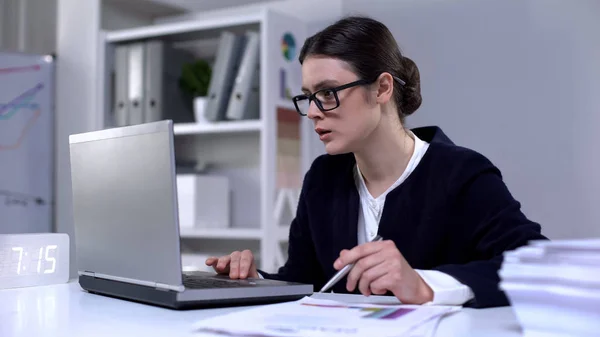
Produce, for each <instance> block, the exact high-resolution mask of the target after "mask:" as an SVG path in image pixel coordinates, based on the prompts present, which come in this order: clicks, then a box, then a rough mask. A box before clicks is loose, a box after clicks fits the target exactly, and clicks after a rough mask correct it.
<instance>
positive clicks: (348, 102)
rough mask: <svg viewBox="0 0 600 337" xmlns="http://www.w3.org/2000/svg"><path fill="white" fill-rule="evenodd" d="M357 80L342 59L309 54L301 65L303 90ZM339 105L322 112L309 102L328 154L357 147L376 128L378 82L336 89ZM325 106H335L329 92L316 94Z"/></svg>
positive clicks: (311, 114)
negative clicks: (371, 86)
mask: <svg viewBox="0 0 600 337" xmlns="http://www.w3.org/2000/svg"><path fill="white" fill-rule="evenodd" d="M356 80H359V78H358V77H357V75H356V74H355V73H354V72H352V71H351V70H350V67H349V65H348V64H347V63H346V62H345V61H341V60H338V59H334V58H329V57H308V58H306V59H305V60H304V62H303V64H302V90H303V92H304V93H305V94H312V93H314V92H316V91H318V90H322V89H332V88H335V87H338V86H340V85H344V84H347V83H350V82H354V81H356ZM337 96H338V99H339V106H338V107H337V108H335V109H333V110H331V111H325V112H322V111H321V110H320V109H319V108H318V107H317V105H316V104H315V103H314V102H311V103H310V106H309V107H308V111H307V117H308V118H310V119H311V120H312V121H313V123H314V127H315V132H317V134H318V136H319V138H320V139H321V141H322V142H323V143H324V144H325V150H326V151H327V153H329V154H342V153H348V152H356V151H358V150H360V147H361V144H364V143H365V142H364V140H365V139H367V138H368V137H369V136H370V135H371V133H372V132H373V130H374V129H375V128H376V127H377V125H378V124H379V122H380V119H381V110H380V105H379V104H377V84H375V85H373V88H371V89H370V86H366V85H362V86H353V87H350V88H346V89H343V90H340V91H337ZM318 98H319V99H320V100H321V102H322V103H323V105H324V107H327V106H331V107H333V106H335V104H336V101H335V97H334V94H333V93H332V92H328V91H325V92H323V93H322V94H319V95H318Z"/></svg>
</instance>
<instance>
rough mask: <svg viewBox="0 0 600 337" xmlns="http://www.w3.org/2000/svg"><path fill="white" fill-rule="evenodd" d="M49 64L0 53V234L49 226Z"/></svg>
mask: <svg viewBox="0 0 600 337" xmlns="http://www.w3.org/2000/svg"><path fill="white" fill-rule="evenodd" d="M53 67H54V62H53V58H52V57H50V56H40V55H27V54H20V53H0V214H1V216H0V234H3V233H4V234H6V233H23V232H48V231H50V230H51V229H52V228H51V224H52V222H51V218H52V213H51V204H52V200H51V199H52V179H53V160H52V158H53V152H54V138H53V128H54V125H53V111H52V97H53V90H54V84H53Z"/></svg>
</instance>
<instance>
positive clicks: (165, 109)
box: [144, 40, 194, 123]
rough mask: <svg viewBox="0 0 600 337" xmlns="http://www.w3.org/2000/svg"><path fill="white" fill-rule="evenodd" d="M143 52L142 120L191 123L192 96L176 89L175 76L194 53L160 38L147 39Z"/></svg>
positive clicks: (192, 58) (192, 118) (177, 80)
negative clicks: (187, 95) (174, 46)
mask: <svg viewBox="0 0 600 337" xmlns="http://www.w3.org/2000/svg"><path fill="white" fill-rule="evenodd" d="M145 55H146V56H145V60H146V62H145V65H144V121H145V122H155V121H159V120H163V119H172V120H173V121H174V122H175V123H187V122H193V121H194V112H193V97H191V96H190V97H186V95H185V94H184V93H183V92H182V91H181V90H180V88H179V78H180V76H181V69H182V67H183V64H184V63H188V62H193V61H194V56H193V55H192V54H190V53H188V52H186V51H183V50H178V49H175V48H172V47H171V46H169V45H168V44H166V43H165V42H163V41H160V40H150V41H147V42H146V44H145Z"/></svg>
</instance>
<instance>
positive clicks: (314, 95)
mask: <svg viewBox="0 0 600 337" xmlns="http://www.w3.org/2000/svg"><path fill="white" fill-rule="evenodd" d="M378 78H379V76H377V77H375V79H373V80H371V81H369V80H365V79H360V80H356V81H354V82H350V83H346V84H342V85H340V86H337V87H334V88H324V89H320V90H317V91H315V92H313V93H312V94H310V95H306V94H301V95H296V96H294V97H292V101H293V102H294V106H295V107H296V111H297V112H298V113H299V114H300V115H301V116H306V115H308V111H307V112H306V113H302V111H301V109H300V106H298V101H301V100H305V99H308V106H309V107H310V102H311V101H314V102H315V105H316V106H317V108H319V110H321V112H327V111H331V110H334V109H337V108H338V107H339V106H340V99H339V98H338V95H337V93H338V91H341V90H344V89H348V88H351V87H355V86H358V85H367V84H371V83H373V82H375V81H377V79H378ZM392 78H393V79H394V80H395V81H397V82H398V83H400V85H402V86H404V85H406V82H404V81H403V80H402V79H400V78H399V77H397V76H393V75H392ZM323 91H331V92H332V93H333V97H334V98H335V107H333V108H329V109H325V108H323V104H322V103H321V101H320V100H319V99H318V98H317V94H319V93H320V92H323Z"/></svg>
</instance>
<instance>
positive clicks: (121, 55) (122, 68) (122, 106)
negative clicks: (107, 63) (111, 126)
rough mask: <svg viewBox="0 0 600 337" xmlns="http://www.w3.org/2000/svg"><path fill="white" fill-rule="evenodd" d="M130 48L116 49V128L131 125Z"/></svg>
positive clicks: (125, 46)
mask: <svg viewBox="0 0 600 337" xmlns="http://www.w3.org/2000/svg"><path fill="white" fill-rule="evenodd" d="M128 64H129V46H127V45H118V46H116V47H115V91H114V92H115V95H114V97H115V99H114V106H113V109H114V116H115V121H114V123H115V125H116V126H125V125H128V124H129V111H128V87H129V67H128Z"/></svg>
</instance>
